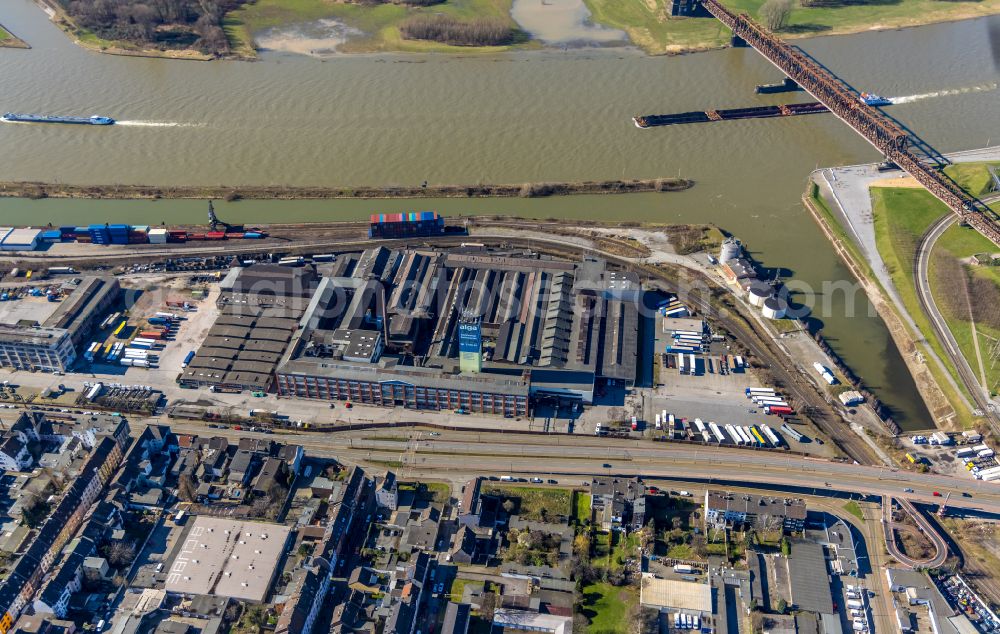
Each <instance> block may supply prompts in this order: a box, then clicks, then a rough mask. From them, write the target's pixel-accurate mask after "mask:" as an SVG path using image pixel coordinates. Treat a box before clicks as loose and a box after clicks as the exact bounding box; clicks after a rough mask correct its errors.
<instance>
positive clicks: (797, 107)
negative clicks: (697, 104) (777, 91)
mask: <svg viewBox="0 0 1000 634" xmlns="http://www.w3.org/2000/svg"><path fill="white" fill-rule="evenodd" d="M785 85H791V86H794V85H795V84H794V82H792V81H791V80H786V82H784V83H783V84H773V85H771V86H772V87H778V86H785ZM757 88H758V90H757V92H773V91H770V90H760V89H761V88H762V86H758V87H757ZM858 99H859V100H860V101H861V102H863V103H864V104H866V105H869V106H874V107H879V106H891V105H892V99H889V98H887V97H882V96H880V95H876V94H875V93H871V92H863V93H861V94H860V95H859V96H858ZM820 112H829V110H828V109H827V107H826V106H824V105H823V104H821V103H820V102H818V101H808V102H806V103H790V104H783V105H780V106H754V107H752V108H730V109H728V110H705V111H704V112H702V111H694V112H680V113H677V114H649V115H642V116H638V117H632V122H633V123H635V127H637V128H653V127H657V126H663V125H680V124H683V123H708V122H709V121H734V120H738V119H770V118H772V117H794V116H797V115H801V114H816V113H820Z"/></svg>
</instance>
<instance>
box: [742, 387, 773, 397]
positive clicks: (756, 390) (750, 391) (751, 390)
mask: <svg viewBox="0 0 1000 634" xmlns="http://www.w3.org/2000/svg"><path fill="white" fill-rule="evenodd" d="M745 392H746V395H747V398H752V397H753V395H754V394H774V389H772V388H769V387H748V388H747V389H746V390H745Z"/></svg>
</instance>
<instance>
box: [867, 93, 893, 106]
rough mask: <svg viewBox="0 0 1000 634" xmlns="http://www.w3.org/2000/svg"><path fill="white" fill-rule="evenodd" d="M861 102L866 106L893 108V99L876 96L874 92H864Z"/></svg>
mask: <svg viewBox="0 0 1000 634" xmlns="http://www.w3.org/2000/svg"><path fill="white" fill-rule="evenodd" d="M861 101H862V102H863V103H864V104H865V105H866V106H891V105H892V99H888V98H886V97H882V96H879V95H876V94H875V93H873V92H863V93H861Z"/></svg>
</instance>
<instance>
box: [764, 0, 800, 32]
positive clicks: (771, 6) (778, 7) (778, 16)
mask: <svg viewBox="0 0 1000 634" xmlns="http://www.w3.org/2000/svg"><path fill="white" fill-rule="evenodd" d="M791 14H792V0H767V2H765V3H764V4H763V5H761V7H760V19H761V20H763V21H764V26H766V27H767V28H768V29H770V30H772V31H780V30H781V29H783V28H784V27H785V25H786V24H788V17H789V16H790V15H791Z"/></svg>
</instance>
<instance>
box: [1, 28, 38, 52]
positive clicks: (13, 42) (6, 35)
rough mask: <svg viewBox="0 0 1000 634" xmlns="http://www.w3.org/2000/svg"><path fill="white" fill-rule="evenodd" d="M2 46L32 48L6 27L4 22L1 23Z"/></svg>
mask: <svg viewBox="0 0 1000 634" xmlns="http://www.w3.org/2000/svg"><path fill="white" fill-rule="evenodd" d="M0 46H3V47H5V48H31V47H30V46H28V43H27V42H25V41H24V40H22V39H21V38H19V37H16V36H15V35H14V34H13V33H11V32H10V31H8V30H7V29H5V28H4V27H3V25H2V24H0Z"/></svg>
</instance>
